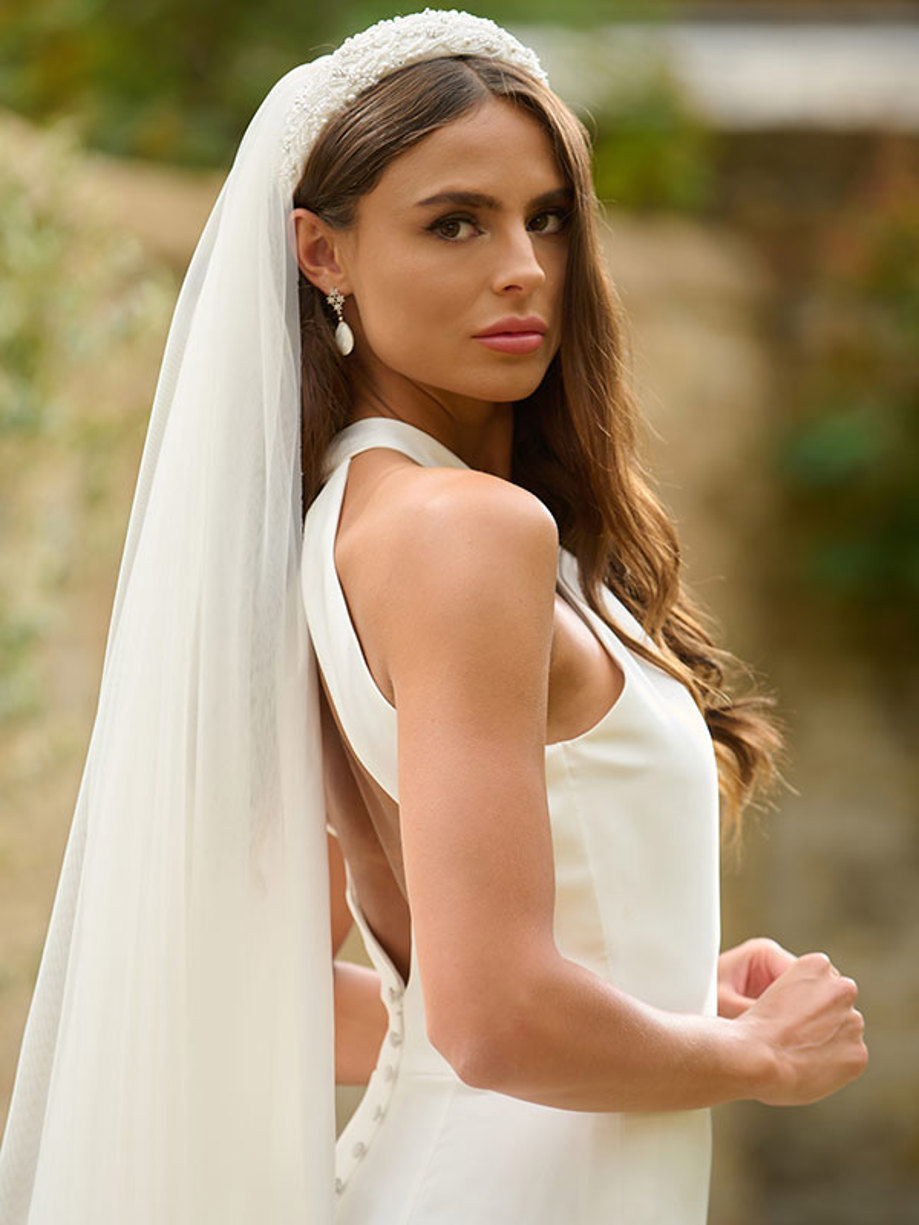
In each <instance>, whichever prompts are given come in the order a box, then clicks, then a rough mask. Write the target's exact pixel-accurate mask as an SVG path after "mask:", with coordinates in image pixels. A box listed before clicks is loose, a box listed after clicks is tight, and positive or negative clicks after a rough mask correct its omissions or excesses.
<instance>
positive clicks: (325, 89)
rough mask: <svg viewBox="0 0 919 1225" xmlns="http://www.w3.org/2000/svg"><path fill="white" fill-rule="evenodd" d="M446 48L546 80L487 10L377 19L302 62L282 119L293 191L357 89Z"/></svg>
mask: <svg viewBox="0 0 919 1225" xmlns="http://www.w3.org/2000/svg"><path fill="white" fill-rule="evenodd" d="M449 55H484V56H490V57H493V58H495V59H502V60H507V61H508V62H509V63H512V64H517V65H518V66H520V67H521V68H525V69H527V70H528V71H529V72H531V73H532V74H533V76H535V77H537V78H538V79H539V80H540V81H542V83H543V84H544V85H548V84H549V78H548V76H547V75H546V73H545V71H544V70H543V68H542V66H541V64H540V62H539V59H538V57H537V55H536V53H535V52H534V51H532V50H531V49H530V48H529V47H526V46H524V45H523V43H521V42H520V41H518V39H516V38H514V36H513V35H512V34H509V33H508V32H507V30H505V29H503V28H502V27H501V26H499V25H497V24H496V23H495V22H493V21H490V20H489V19H488V18H487V17H474V16H473V15H472V14H471V13H465V12H462V11H460V10H459V9H431V8H426V9H424V10H423V11H422V12H419V13H408V14H406V15H404V16H401V17H389V18H386V19H385V20H384V21H378V22H377V23H376V24H375V25H372V26H370V27H368V29H366V30H362V31H361V32H360V33H359V34H353V35H352V36H351V37H350V38H347V39H345V41H344V42H343V43H342V44H341V45H340V46H339V47H338V48H337V49H336V50H335V51H334V52H332V53H331V54H329V55H324V56H321V57H320V58H319V59H316V60H313V61H312V62H311V63H310V64H308V65H307V69H308V70H309V80H308V83H307V84H306V85H305V86H304V87H303V88H302V89H301V90H300V92H299V93H298V94H297V95H296V96H295V98H294V100H293V102H292V103H291V106H290V109H289V111H288V112H287V117H286V119H285V122H284V134H283V137H282V142H281V143H282V154H281V177H282V180H283V182H284V183H285V185H286V186H288V187H289V188H290V189H291V190H293V188H294V187H295V186H296V183H297V180H298V179H299V177H300V175H301V174H302V171H303V166H304V163H305V162H306V158H307V155H308V154H309V151H310V149H311V148H312V147H313V144H314V142H315V141H316V138H317V137H318V136H319V133H320V132H321V131H322V129H323V127H324V126H325V125H326V123H328V121H329V120H330V119H331V118H332V116H333V115H336V114H337V113H338V112H339V111H342V110H344V109H345V107H347V106H350V104H351V103H352V102H353V101H354V100H355V98H356V97H357V96H358V94H360V93H363V91H364V90H365V89H368V88H369V87H370V86H371V85H375V84H376V83H377V81H380V80H382V79H383V77H385V76H388V75H389V74H390V73H391V72H394V71H395V70H396V69H397V68H404V67H407V66H408V65H409V64H417V63H419V62H420V61H421V60H430V59H437V58H438V57H440V56H449Z"/></svg>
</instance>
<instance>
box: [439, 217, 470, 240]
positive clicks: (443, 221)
mask: <svg viewBox="0 0 919 1225" xmlns="http://www.w3.org/2000/svg"><path fill="white" fill-rule="evenodd" d="M463 225H473V226H474V225H475V222H474V221H473V220H472V218H471V217H440V218H438V220H437V221H435V222H434V223H433V224H432V225H429V226H428V229H429V230H431V231H432V232H433V233H435V234H438V235H439V236H440V237H441V238H444V239H446V241H447V242H455V241H456V240H457V239H458V238H459V237H460V235H458V234H457V233H456V231H455V230H454V231H453V232H452V233H444V227H447V226H454V227H455V226H463Z"/></svg>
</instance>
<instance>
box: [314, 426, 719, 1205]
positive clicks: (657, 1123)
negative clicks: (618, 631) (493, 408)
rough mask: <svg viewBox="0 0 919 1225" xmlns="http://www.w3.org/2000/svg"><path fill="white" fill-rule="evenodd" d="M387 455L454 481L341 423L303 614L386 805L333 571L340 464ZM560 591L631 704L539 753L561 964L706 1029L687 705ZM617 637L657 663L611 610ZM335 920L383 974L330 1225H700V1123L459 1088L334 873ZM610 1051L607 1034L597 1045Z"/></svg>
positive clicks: (702, 728)
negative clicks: (342, 906) (619, 676)
mask: <svg viewBox="0 0 919 1225" xmlns="http://www.w3.org/2000/svg"><path fill="white" fill-rule="evenodd" d="M380 446H382V447H388V448H393V449H395V450H398V451H400V452H402V453H403V454H405V455H407V456H409V457H410V458H411V459H412V460H414V461H415V462H416V463H419V464H424V465H427V466H433V467H454V468H464V467H466V466H467V465H466V464H465V463H464V462H463V461H462V460H461V459H460V458H459V457H458V456H456V455H454V454H453V453H452V452H451V451H450V450H448V449H447V448H446V447H445V446H444V445H443V444H442V443H440V442H439V441H438V440H437V439H435V438H433V437H432V436H431V435H429V434H427V433H426V432H425V431H423V430H421V429H419V428H417V427H415V426H412V425H409V424H406V423H405V422H401V421H395V420H390V419H386V418H369V419H361V420H358V421H355V422H354V423H352V424H351V425H349V426H347V427H346V428H345V429H344V430H342V431H341V432H340V433H339V434H338V435H337V436H336V437H335V439H334V440H333V443H332V446H331V447H330V449H329V452H328V456H327V469H326V471H327V474H328V475H327V479H326V483H325V484H324V485H323V487H322V488H321V490H320V492H319V494H318V495H317V497H316V498H315V499H314V501H313V503H312V504H311V506H310V507H309V510H308V513H307V516H306V522H305V535H304V555H303V561H304V565H303V574H304V576H306V575H308V576H309V582H306V581H304V583H303V595H304V601H305V605H306V611H307V617H308V620H309V626H310V633H311V635H312V638H313V643H314V647H315V650H316V655H317V659H318V661H319V664H320V666H321V668H322V671H323V674H324V676H325V678H326V682H327V684H328V686H329V691H330V694H331V696H332V699H333V702H334V705H335V709H336V712H337V714H338V717H339V719H340V720H341V723H342V726H343V728H344V729H345V732H346V734H347V736H348V739H349V741H350V743H351V745H352V747H353V749H354V751H355V753H356V754H357V755H358V757H359V758H360V759H361V760H362V762H363V763H364V765H365V766H366V768H367V769H368V771H369V772H370V773H371V774H372V775H373V776H374V777H375V778H376V779H377V781H378V782H379V783H380V785H381V786H382V787H383V788H384V789H385V790H386V791H387V792H388V793H389V794H390V795H391V796H392V797H393V799H394V800H398V777H397V755H396V712H395V709H394V708H393V707H392V706H391V705H390V703H389V702H388V701H387V700H386V698H385V697H384V696H383V695H382V693H381V692H380V691H379V689H378V688H377V686H376V683H375V682H374V680H373V677H372V675H371V673H370V671H369V669H368V667H367V665H366V663H365V660H364V657H363V654H362V651H361V646H360V642H359V639H358V637H357V635H356V632H355V630H354V627H353V624H352V622H351V620H350V616H349V613H348V608H347V604H346V602H345V599H344V594H343V592H342V589H341V586H340V584H339V580H338V576H337V572H336V570H335V565H334V561H333V544H334V540H335V533H336V530H337V524H338V518H339V510H340V507H341V503H342V496H343V492H344V488H345V480H346V477H347V472H348V467H349V460H350V458H351V456H353V455H355V454H357V453H358V452H360V451H364V450H366V449H368V448H370V447H380ZM558 578H559V591H560V592H561V594H562V596H563V597H564V598H566V599H567V600H568V601H569V602H570V603H571V604H572V605H574V606H575V607H576V608H577V609H579V610H580V611H581V613H582V615H583V616H584V617H585V618H586V620H587V623H588V625H589V626H590V627H591V628H592V629H593V630H594V632H595V633H596V635H597V636H598V637H599V639H600V641H601V642H602V643H603V644H604V645H605V647H606V649H607V650H608V651H610V652H611V653H612V654H613V656H614V657H615V658H616V659H617V660H618V661H619V663H620V664H621V665H622V668H623V670H624V673H625V688H624V689H623V691H622V693H621V695H620V697H619V698H618V699H617V700H616V702H615V703H614V705H613V706H612V707H611V708H610V709H609V710H608V711H607V713H606V714H605V715H604V716H603V717H602V718H601V719H600V720H599V721H598V722H597V723H596V724H595V725H594V726H593V727H591V728H590V729H589V730H588V731H586V732H584V733H583V734H582V735H580V736H576V737H574V738H573V739H571V740H566V741H562V742H559V743H556V744H551V745H547V746H546V752H545V762H546V788H547V794H548V801H549V815H550V820H551V827H552V840H553V846H554V856H555V879H556V908H555V937H556V942H557V944H558V947H559V949H560V951H561V953H562V954H563V955H564V956H565V957H568V958H570V959H571V960H572V961H575V962H577V963H578V964H580V965H582V966H584V967H586V968H587V969H589V970H591V971H593V973H595V974H597V975H599V976H600V977H602V978H604V979H606V980H607V981H608V982H611V983H614V984H615V985H616V986H617V987H619V988H621V989H622V990H623V991H626V992H628V993H630V994H631V995H633V996H635V997H637V998H639V999H641V1000H644V1001H647V1002H648V1003H650V1004H652V1005H656V1006H658V1007H660V1008H665V1009H672V1010H674V1011H681V1012H692V1013H704V1014H707V1015H714V1014H715V1012H716V1000H717V957H718V951H719V944H720V917H719V894H718V888H719V884H718V845H719V843H718V788H717V774H716V767H715V757H714V751H713V746H712V740H711V737H710V734H709V732H708V729H707V727H706V725H705V722H704V720H703V718H702V715H701V714H700V712H699V710H698V708H697V707H696V705H695V703H694V701H693V700H692V698H691V696H690V694H689V692H688V691H687V690H686V689H685V688H684V687H683V686H682V685H680V684H679V683H678V682H677V681H675V680H674V679H673V678H672V677H670V676H669V675H667V674H666V673H664V672H663V671H662V670H661V669H659V668H657V667H655V666H654V665H650V664H648V663H646V662H645V661H644V660H642V659H640V658H639V657H638V656H637V655H635V654H634V653H633V652H631V651H629V650H628V649H627V648H626V647H625V646H624V645H623V644H622V643H621V642H620V641H619V639H618V638H617V637H616V636H615V634H613V633H612V631H610V630H609V629H608V627H607V626H605V625H604V624H603V622H602V621H601V619H600V618H599V617H597V616H596V614H594V613H593V611H592V610H591V609H590V608H589V606H588V605H587V603H586V602H585V601H584V600H583V598H582V597H581V595H580V591H579V586H578V579H577V566H576V561H575V558H574V557H573V556H572V555H571V554H570V553H568V552H567V551H566V550H565V549H560V551H559V572H558ZM605 598H606V599H607V606H608V608H609V610H610V612H611V614H612V616H613V618H614V619H615V620H616V621H617V622H618V623H619V624H620V625H622V626H623V627H624V628H625V629H626V631H627V632H628V633H630V634H631V635H632V636H633V637H636V638H638V639H639V640H641V641H644V642H647V643H648V644H649V645H650V646H651V647H652V648H653V643H651V640H650V638H648V636H647V635H646V634H645V632H644V630H643V629H642V627H641V626H640V625H639V623H638V622H637V620H636V619H635V618H634V617H633V616H632V615H631V614H630V613H629V612H628V610H627V609H626V608H625V607H624V605H623V604H622V603H621V602H620V601H619V600H618V599H617V598H616V597H615V596H614V595H613V594H612V593H610V592H607V595H606V597H605ZM348 903H349V906H350V908H351V911H352V913H353V914H354V918H355V920H356V922H357V924H358V926H359V928H360V931H361V934H362V936H363V939H364V942H365V944H366V947H367V952H368V954H369V956H370V958H371V960H372V962H373V964H374V966H375V967H376V969H377V970H378V971H379V974H380V977H381V980H382V996H383V1000H384V1002H385V1004H386V1007H387V1009H388V1011H389V1019H390V1024H389V1032H388V1033H387V1035H386V1038H385V1039H384V1041H383V1044H382V1047H381V1050H380V1054H379V1058H378V1061H377V1065H376V1068H375V1070H374V1072H373V1074H372V1076H371V1078H370V1082H369V1084H368V1086H367V1090H366V1092H365V1094H364V1096H363V1097H362V1099H361V1101H360V1103H359V1105H358V1107H357V1109H356V1111H355V1113H354V1114H353V1115H352V1116H351V1118H350V1119H349V1121H348V1123H347V1125H346V1126H345V1127H344V1129H343V1131H342V1133H341V1135H340V1136H339V1139H338V1143H337V1146H336V1167H337V1168H336V1173H337V1178H336V1191H337V1192H338V1194H337V1197H336V1205H337V1208H336V1223H337V1225H702V1223H703V1222H704V1221H705V1219H706V1214H707V1206H708V1193H709V1175H710V1161H711V1130H710V1124H711V1119H710V1112H709V1110H707V1109H701V1110H690V1111H667V1112H660V1113H658V1112H641V1113H639V1112H631V1111H629V1112H623V1113H613V1112H609V1113H601V1112H594V1111H590V1112H587V1111H584V1112H582V1111H573V1110H563V1109H558V1108H555V1107H549V1106H545V1105H541V1104H537V1103H533V1102H527V1101H523V1100H521V1099H519V1098H515V1097H510V1096H507V1095H505V1094H501V1093H498V1092H494V1091H491V1090H483V1089H476V1088H471V1087H469V1086H468V1085H466V1084H464V1083H463V1082H462V1081H461V1080H460V1079H459V1078H458V1076H457V1075H456V1073H455V1072H454V1070H453V1068H452V1067H451V1066H450V1064H449V1063H448V1062H447V1061H446V1060H445V1059H444V1058H443V1056H442V1055H440V1054H439V1053H438V1051H437V1050H435V1049H434V1047H433V1046H432V1045H431V1043H430V1042H429V1041H428V1038H427V1035H426V1031H425V1015H424V998H423V994H422V989H421V984H420V982H419V981H418V974H417V972H416V959H415V950H414V947H413V949H412V959H411V969H410V973H409V980H408V983H407V984H406V983H403V981H402V979H401V977H400V975H399V974H398V972H397V971H396V969H395V968H394V966H393V964H392V962H391V961H390V959H389V957H388V956H387V954H386V952H385V951H384V949H383V948H382V947H381V945H380V944H379V943H378V942H377V941H376V940H375V938H374V936H373V933H372V932H371V930H370V928H369V926H368V924H367V922H366V920H365V918H364V916H363V914H362V912H361V908H360V904H359V900H358V898H357V897H356V896H355V892H354V887H353V879H352V878H351V875H350V872H349V874H348ZM609 1041H610V1043H613V1042H615V1041H616V1035H615V1033H613V1032H611V1033H610V1035H609Z"/></svg>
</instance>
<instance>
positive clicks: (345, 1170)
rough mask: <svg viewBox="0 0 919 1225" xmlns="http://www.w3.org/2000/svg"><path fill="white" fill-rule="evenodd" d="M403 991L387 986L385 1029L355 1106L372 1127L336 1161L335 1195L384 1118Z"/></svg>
mask: <svg viewBox="0 0 919 1225" xmlns="http://www.w3.org/2000/svg"><path fill="white" fill-rule="evenodd" d="M403 994H404V991H403V990H402V988H401V986H394V985H392V984H389V985H388V987H387V998H388V1000H389V1004H388V1006H387V1011H388V1012H389V1022H390V1024H389V1030H388V1031H387V1034H386V1037H385V1038H384V1039H383V1044H382V1045H381V1047H380V1056H379V1059H378V1061H377V1066H376V1067H375V1068H374V1070H373V1073H372V1075H371V1080H370V1084H369V1085H368V1087H367V1094H366V1096H365V1098H364V1099H363V1100H362V1101H361V1103H360V1105H359V1106H358V1112H359V1113H360V1114H361V1115H363V1114H364V1113H365V1112H366V1113H367V1115H368V1118H369V1120H370V1122H371V1123H372V1124H373V1125H374V1126H373V1127H372V1128H371V1129H368V1131H367V1132H365V1134H364V1135H362V1136H360V1137H358V1139H356V1140H354V1141H353V1142H352V1144H351V1147H350V1149H348V1151H347V1153H345V1154H343V1155H342V1158H341V1159H340V1160H339V1163H338V1166H339V1168H338V1169H337V1170H336V1178H335V1194H336V1195H341V1194H342V1192H343V1191H344V1190H345V1187H346V1186H347V1185H348V1179H349V1178H350V1176H351V1174H352V1173H353V1172H354V1170H355V1169H356V1167H357V1165H358V1163H359V1162H360V1161H361V1159H362V1158H363V1157H364V1156H365V1155H366V1153H367V1150H368V1148H369V1145H370V1143H371V1141H372V1139H373V1136H374V1135H375V1134H376V1131H377V1128H378V1127H379V1125H380V1123H381V1122H382V1121H383V1119H384V1118H385V1117H386V1113H387V1107H388V1105H389V1100H390V1098H391V1097H392V1091H393V1087H394V1083H395V1080H396V1077H397V1075H398V1070H399V1063H400V1056H401V1053H402V1042H403V1029H404V1015H403V999H402V997H403Z"/></svg>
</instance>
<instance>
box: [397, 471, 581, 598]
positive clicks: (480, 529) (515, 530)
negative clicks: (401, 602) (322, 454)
mask: <svg viewBox="0 0 919 1225" xmlns="http://www.w3.org/2000/svg"><path fill="white" fill-rule="evenodd" d="M413 467H414V466H413ZM399 476H400V479H399V480H398V481H397V482H393V483H392V484H391V485H390V487H389V489H388V491H387V505H386V510H385V512H383V513H381V515H380V517H379V519H378V529H379V533H380V534H382V535H383V537H384V538H386V537H388V538H390V540H391V541H392V543H393V544H394V545H395V546H396V547H393V548H391V549H388V550H387V552H388V554H389V561H390V562H391V564H392V565H394V566H395V567H397V569H398V572H399V576H400V578H402V579H403V580H404V581H405V582H407V583H408V584H409V585H410V586H411V587H415V586H416V584H421V585H422V586H423V588H424V589H425V590H428V591H429V592H431V593H432V594H433V593H434V592H436V591H437V590H438V589H442V590H445V591H447V592H449V591H451V590H453V589H455V588H456V587H457V586H458V585H461V584H463V583H468V582H472V583H477V584H482V585H483V584H485V583H486V582H487V581H488V580H489V578H494V579H495V580H498V581H499V586H500V577H501V574H502V573H504V567H505V566H508V565H510V566H511V567H512V568H513V569H515V570H519V569H521V568H522V569H525V570H526V569H531V568H533V567H535V568H536V569H537V570H539V569H540V568H542V569H544V568H545V564H546V562H547V561H548V562H550V563H551V566H552V570H553V571H554V570H555V568H556V566H557V559H558V545H559V540H558V528H557V525H556V523H555V520H554V519H553V517H552V514H551V513H550V511H549V509H548V508H547V507H546V505H545V504H544V503H543V502H541V501H540V499H539V498H537V497H536V496H535V495H534V494H532V493H530V491H529V490H527V489H524V488H522V487H521V486H520V485H515V484H513V483H512V482H511V481H506V480H503V479H501V478H500V477H497V476H493V475H491V474H490V473H487V472H478V471H475V470H467V469H454V468H423V469H417V468H414V471H411V472H409V471H407V470H403V471H401V472H400V474H399ZM375 534H377V533H375ZM381 543H383V541H382V540H381ZM534 577H536V578H537V581H538V576H536V575H534ZM553 586H554V583H553ZM416 589H417V588H416Z"/></svg>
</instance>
